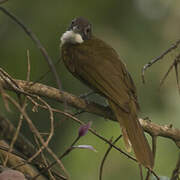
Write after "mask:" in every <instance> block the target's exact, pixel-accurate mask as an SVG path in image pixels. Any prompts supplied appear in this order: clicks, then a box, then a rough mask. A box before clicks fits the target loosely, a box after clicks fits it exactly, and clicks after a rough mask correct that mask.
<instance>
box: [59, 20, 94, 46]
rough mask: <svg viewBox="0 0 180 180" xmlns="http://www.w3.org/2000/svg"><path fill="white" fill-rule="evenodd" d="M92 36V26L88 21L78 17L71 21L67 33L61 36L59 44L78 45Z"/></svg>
mask: <svg viewBox="0 0 180 180" xmlns="http://www.w3.org/2000/svg"><path fill="white" fill-rule="evenodd" d="M91 36H92V25H91V24H90V23H89V21H88V20H86V19H85V18H82V17H78V18H75V19H73V20H72V22H71V24H70V26H69V27H68V29H67V31H66V32H65V33H64V34H63V35H62V36H61V43H62V44H65V43H71V44H80V43H83V42H84V41H86V40H88V39H90V38H91Z"/></svg>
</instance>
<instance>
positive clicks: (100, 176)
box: [99, 135, 122, 180]
mask: <svg viewBox="0 0 180 180" xmlns="http://www.w3.org/2000/svg"><path fill="white" fill-rule="evenodd" d="M121 137H122V135H120V136H118V137H117V138H116V139H115V140H114V142H113V143H112V144H114V145H115V143H116V142H117V141H118V140H119V139H120V138H121ZM111 149H112V146H111V145H110V146H109V148H108V149H107V151H106V153H105V154H104V157H103V159H102V161H101V164H100V170H99V180H102V174H103V167H104V164H105V160H106V159H107V157H108V154H109V153H110V151H111Z"/></svg>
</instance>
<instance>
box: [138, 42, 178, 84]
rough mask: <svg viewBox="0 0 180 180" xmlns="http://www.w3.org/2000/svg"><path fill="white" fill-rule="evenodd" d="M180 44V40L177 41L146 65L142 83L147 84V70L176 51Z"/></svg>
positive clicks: (142, 74) (143, 70)
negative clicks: (145, 75)
mask: <svg viewBox="0 0 180 180" xmlns="http://www.w3.org/2000/svg"><path fill="white" fill-rule="evenodd" d="M179 44H180V40H178V41H176V43H175V44H173V45H172V46H171V47H170V48H168V49H167V50H166V51H164V52H163V53H162V54H161V55H160V56H159V57H157V58H155V59H153V60H151V61H150V62H149V63H147V64H146V65H144V67H143V69H142V73H141V77H142V81H143V83H145V79H144V73H145V71H146V70H147V68H149V67H151V66H152V65H153V64H154V63H156V62H157V61H159V60H161V59H163V58H164V56H166V55H167V54H169V53H170V52H171V51H172V50H174V49H176V48H177V47H178V46H179Z"/></svg>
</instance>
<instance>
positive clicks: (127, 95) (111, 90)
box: [75, 45, 138, 112]
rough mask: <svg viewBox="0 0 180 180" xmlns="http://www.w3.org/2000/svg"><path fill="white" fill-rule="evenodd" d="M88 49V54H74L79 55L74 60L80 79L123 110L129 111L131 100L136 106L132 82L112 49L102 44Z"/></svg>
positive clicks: (134, 89)
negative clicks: (96, 48)
mask: <svg viewBox="0 0 180 180" xmlns="http://www.w3.org/2000/svg"><path fill="white" fill-rule="evenodd" d="M81 51H82V50H81ZM89 51H91V52H88V56H87V53H83V52H82V53H80V52H78V54H81V55H80V56H79V55H78V56H75V57H76V58H77V57H79V58H78V59H76V60H75V61H76V63H77V66H78V71H77V73H78V74H79V77H80V79H83V81H84V82H89V83H88V84H90V85H91V86H93V87H96V88H97V89H98V90H99V91H100V92H101V93H103V94H104V95H105V96H106V97H108V98H109V99H111V100H112V101H113V102H115V103H116V104H118V105H119V106H120V107H121V108H122V109H123V110H124V111H126V112H129V110H130V109H131V108H130V107H129V104H130V103H131V101H132V100H133V101H134V102H135V104H136V106H137V108H138V103H137V96H136V88H135V86H134V83H133V81H132V79H131V77H130V75H129V73H128V71H127V70H126V67H125V64H124V63H123V62H121V61H120V59H119V57H118V55H117V53H116V52H115V51H114V49H112V48H111V47H110V46H108V45H106V46H104V45H103V46H102V47H101V48H98V51H96V50H95V49H93V48H91V50H89ZM104 51H106V53H104ZM107 51H108V52H107Z"/></svg>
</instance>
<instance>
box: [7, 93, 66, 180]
mask: <svg viewBox="0 0 180 180" xmlns="http://www.w3.org/2000/svg"><path fill="white" fill-rule="evenodd" d="M6 98H7V99H8V100H9V101H10V102H11V103H12V104H13V105H14V106H15V107H16V108H17V109H18V110H19V111H20V112H21V113H22V114H23V116H24V118H25V120H26V121H27V123H28V124H29V126H30V129H31V131H32V132H33V133H34V134H35V135H36V136H37V137H38V139H39V140H40V142H41V143H42V145H43V146H44V147H46V149H47V151H48V152H49V154H51V155H52V157H53V158H54V159H55V160H56V161H58V164H59V165H60V167H61V169H62V170H63V171H64V173H65V174H66V176H67V177H68V173H67V171H66V169H65V168H64V165H63V164H62V162H61V161H60V160H59V159H58V157H57V156H56V154H55V153H54V152H53V151H52V150H51V149H50V148H49V147H48V146H46V143H45V142H44V140H43V138H42V137H41V135H40V133H39V132H38V130H37V128H36V127H35V126H34V124H33V123H32V121H31V119H30V118H29V117H28V115H27V114H26V112H25V111H23V110H22V108H21V107H20V106H19V104H17V103H16V101H15V100H14V99H12V98H11V97H10V96H8V95H6Z"/></svg>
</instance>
